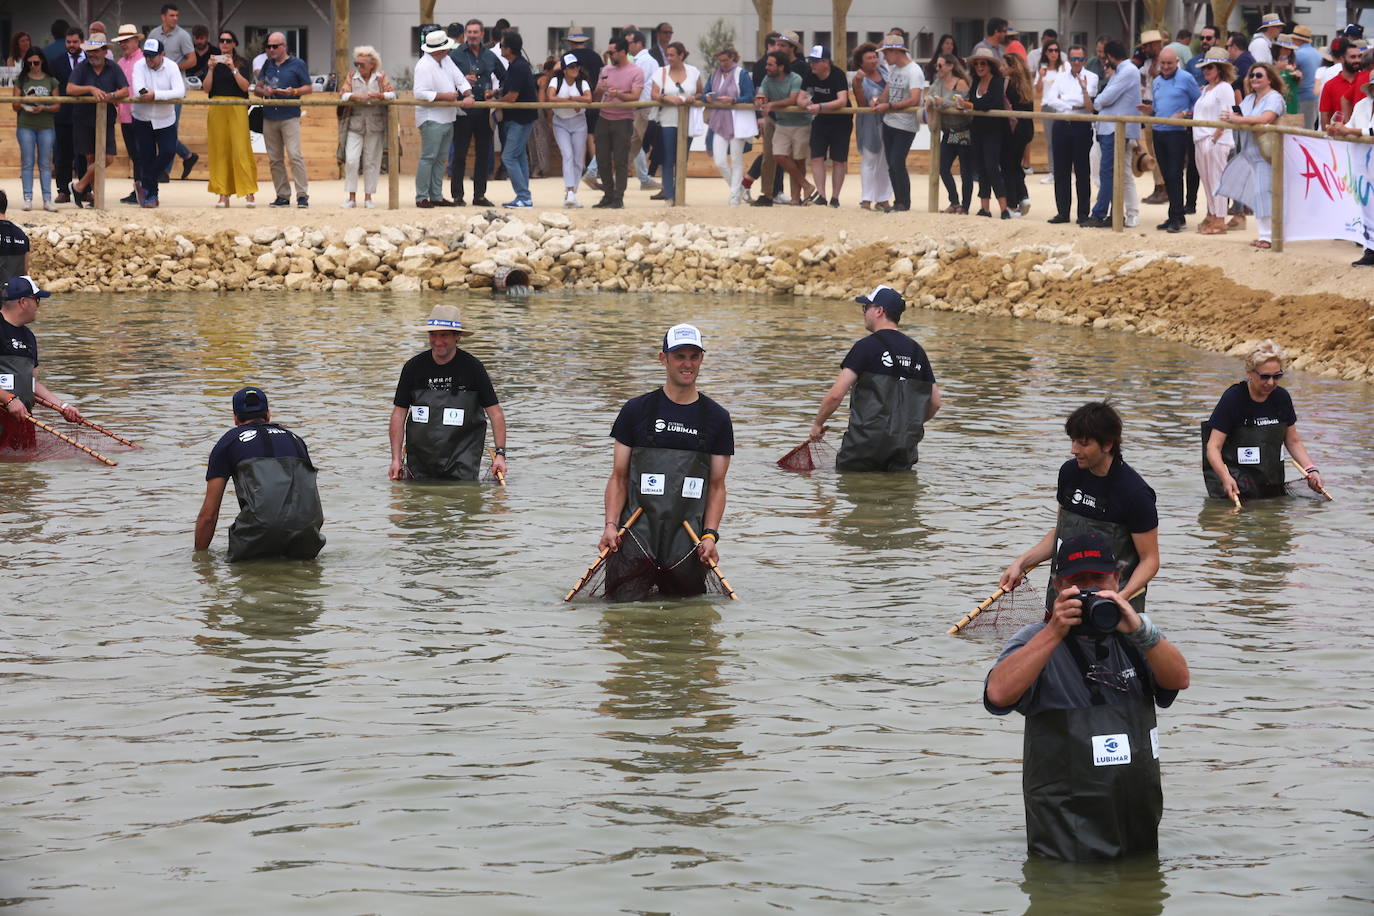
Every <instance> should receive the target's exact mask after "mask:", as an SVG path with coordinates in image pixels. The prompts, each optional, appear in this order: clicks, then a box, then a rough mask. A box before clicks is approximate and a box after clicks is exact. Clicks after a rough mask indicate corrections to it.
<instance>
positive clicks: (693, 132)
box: [687, 105, 706, 137]
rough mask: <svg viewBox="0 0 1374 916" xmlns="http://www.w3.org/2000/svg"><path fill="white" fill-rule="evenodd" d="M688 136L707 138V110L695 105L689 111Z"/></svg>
mask: <svg viewBox="0 0 1374 916" xmlns="http://www.w3.org/2000/svg"><path fill="white" fill-rule="evenodd" d="M687 136H689V137H704V136H706V109H705V108H702V107H701V106H700V105H693V106H692V107H691V108H689V109H688V110H687Z"/></svg>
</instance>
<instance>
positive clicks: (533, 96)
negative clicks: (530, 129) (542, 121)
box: [501, 57, 539, 124]
mask: <svg viewBox="0 0 1374 916" xmlns="http://www.w3.org/2000/svg"><path fill="white" fill-rule="evenodd" d="M501 91H502V92H503V93H504V92H518V93H520V95H519V96H517V97H516V99H515V100H516V101H517V102H537V101H539V87H538V86H537V85H535V82H534V71H533V70H531V69H530V62H529V61H527V60H525V59H524V58H523V57H517V58H516V59H515V60H513V61H511V62H510V63H509V64H508V65H507V66H506V79H505V82H503V83H502V84H501ZM538 115H539V112H537V111H534V110H533V109H528V108H510V109H507V110H506V111H504V112H502V113H501V117H502V118H503V119H504V120H506V121H510V122H511V123H512V124H530V123H532V122H533V121H534V119H535V118H536V117H537V116H538Z"/></svg>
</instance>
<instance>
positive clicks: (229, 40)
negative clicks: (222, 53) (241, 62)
mask: <svg viewBox="0 0 1374 916" xmlns="http://www.w3.org/2000/svg"><path fill="white" fill-rule="evenodd" d="M219 43H220V44H238V42H237V41H234V39H232V38H224V37H221V38H220V40H219Z"/></svg>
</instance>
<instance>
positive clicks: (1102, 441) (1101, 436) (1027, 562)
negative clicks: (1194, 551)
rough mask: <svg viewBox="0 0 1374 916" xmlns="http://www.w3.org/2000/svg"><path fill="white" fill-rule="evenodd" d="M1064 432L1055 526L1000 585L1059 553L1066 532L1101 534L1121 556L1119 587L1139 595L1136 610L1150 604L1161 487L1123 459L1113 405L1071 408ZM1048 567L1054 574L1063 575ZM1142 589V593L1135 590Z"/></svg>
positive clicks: (1049, 593)
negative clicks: (1065, 455)
mask: <svg viewBox="0 0 1374 916" xmlns="http://www.w3.org/2000/svg"><path fill="white" fill-rule="evenodd" d="M1064 432H1066V433H1067V434H1068V436H1069V439H1071V440H1072V442H1071V445H1070V451H1071V452H1072V453H1073V457H1072V458H1070V459H1069V460H1068V461H1066V462H1064V465H1063V467H1061V468H1060V469H1059V486H1058V490H1057V493H1056V498H1057V499H1058V501H1059V517H1058V519H1057V520H1056V522H1055V526H1054V528H1053V530H1051V531H1050V532H1049V533H1048V534H1046V535H1045V536H1044V537H1043V538H1041V539H1040V541H1039V543H1037V544H1036V545H1035V546H1034V547H1032V548H1031V549H1030V550H1027V551H1026V552H1025V553H1023V554H1021V556H1019V557H1017V558H1016V559H1015V560H1013V561H1012V563H1011V565H1010V566H1008V567H1007V568H1006V571H1005V572H1003V573H1002V579H1001V586H1002V588H1004V589H1007V590H1011V589H1012V588H1014V587H1015V586H1016V584H1017V583H1018V582H1020V581H1021V576H1022V575H1023V574H1024V573H1025V571H1026V570H1027V569H1029V568H1030V567H1032V566H1035V565H1037V564H1039V563H1043V562H1045V561H1046V560H1049V559H1052V558H1053V557H1054V556H1055V550H1056V548H1057V547H1058V545H1059V544H1061V543H1062V542H1063V541H1064V540H1065V539H1066V538H1070V537H1073V536H1074V535H1077V534H1090V533H1092V534H1100V535H1102V536H1103V537H1105V538H1106V539H1107V543H1108V544H1110V545H1111V547H1112V553H1113V555H1114V556H1115V557H1116V559H1117V573H1118V575H1119V576H1120V577H1121V579H1122V580H1123V581H1124V582H1125V583H1126V584H1125V585H1123V586H1122V588H1121V592H1122V594H1125V595H1135V597H1134V598H1131V599H1130V600H1131V604H1132V605H1133V606H1134V607H1135V609H1136V612H1137V613H1141V612H1143V611H1144V610H1145V591H1144V590H1145V586H1146V585H1147V584H1149V581H1150V580H1151V579H1153V578H1154V575H1155V573H1157V572H1159V513H1158V511H1157V510H1156V509H1155V491H1154V490H1152V489H1150V487H1149V485H1148V484H1146V483H1145V481H1144V480H1143V479H1141V476H1140V475H1139V474H1137V473H1136V472H1135V469H1133V468H1132V467H1130V465H1128V464H1126V462H1125V461H1123V460H1122V458H1121V415H1120V414H1119V413H1117V412H1116V409H1115V408H1114V407H1112V406H1111V405H1110V404H1105V403H1101V402H1097V401H1094V402H1092V403H1090V404H1084V405H1083V406H1082V407H1080V408H1078V409H1077V410H1075V411H1074V412H1073V413H1071V414H1069V418H1068V420H1066V421H1064ZM1058 574H1059V573H1058V570H1057V569H1055V568H1054V567H1053V566H1051V567H1050V576H1051V578H1053V577H1054V576H1056V575H1058ZM1137 592H1139V593H1140V594H1138V595H1137V594H1136V593H1137ZM1054 596H1055V590H1054V584H1053V582H1051V583H1050V587H1049V589H1047V590H1046V593H1045V609H1046V610H1048V609H1049V608H1050V607H1051V606H1052V605H1053V604H1054Z"/></svg>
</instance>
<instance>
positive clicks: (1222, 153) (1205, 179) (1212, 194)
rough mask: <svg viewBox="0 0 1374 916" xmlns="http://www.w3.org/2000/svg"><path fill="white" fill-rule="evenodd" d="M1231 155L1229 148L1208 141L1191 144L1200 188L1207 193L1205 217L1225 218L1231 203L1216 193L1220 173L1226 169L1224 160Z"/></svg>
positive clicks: (1219, 182) (1197, 141)
mask: <svg viewBox="0 0 1374 916" xmlns="http://www.w3.org/2000/svg"><path fill="white" fill-rule="evenodd" d="M1230 155H1231V146H1230V144H1227V145H1226V146H1220V145H1218V144H1216V143H1213V142H1212V141H1211V140H1210V139H1205V140H1195V141H1194V142H1193V158H1194V160H1195V161H1196V162H1197V173H1198V175H1199V177H1201V178H1202V187H1203V188H1204V189H1205V190H1206V191H1207V215H1208V216H1217V217H1221V218H1222V219H1225V218H1226V212H1227V209H1228V208H1229V207H1230V205H1231V202H1230V201H1229V200H1227V199H1226V198H1225V197H1222V196H1221V195H1220V194H1218V193H1217V185H1219V184H1221V173H1222V172H1223V171H1225V169H1226V160H1227V158H1228V157H1229V156H1230Z"/></svg>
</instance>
